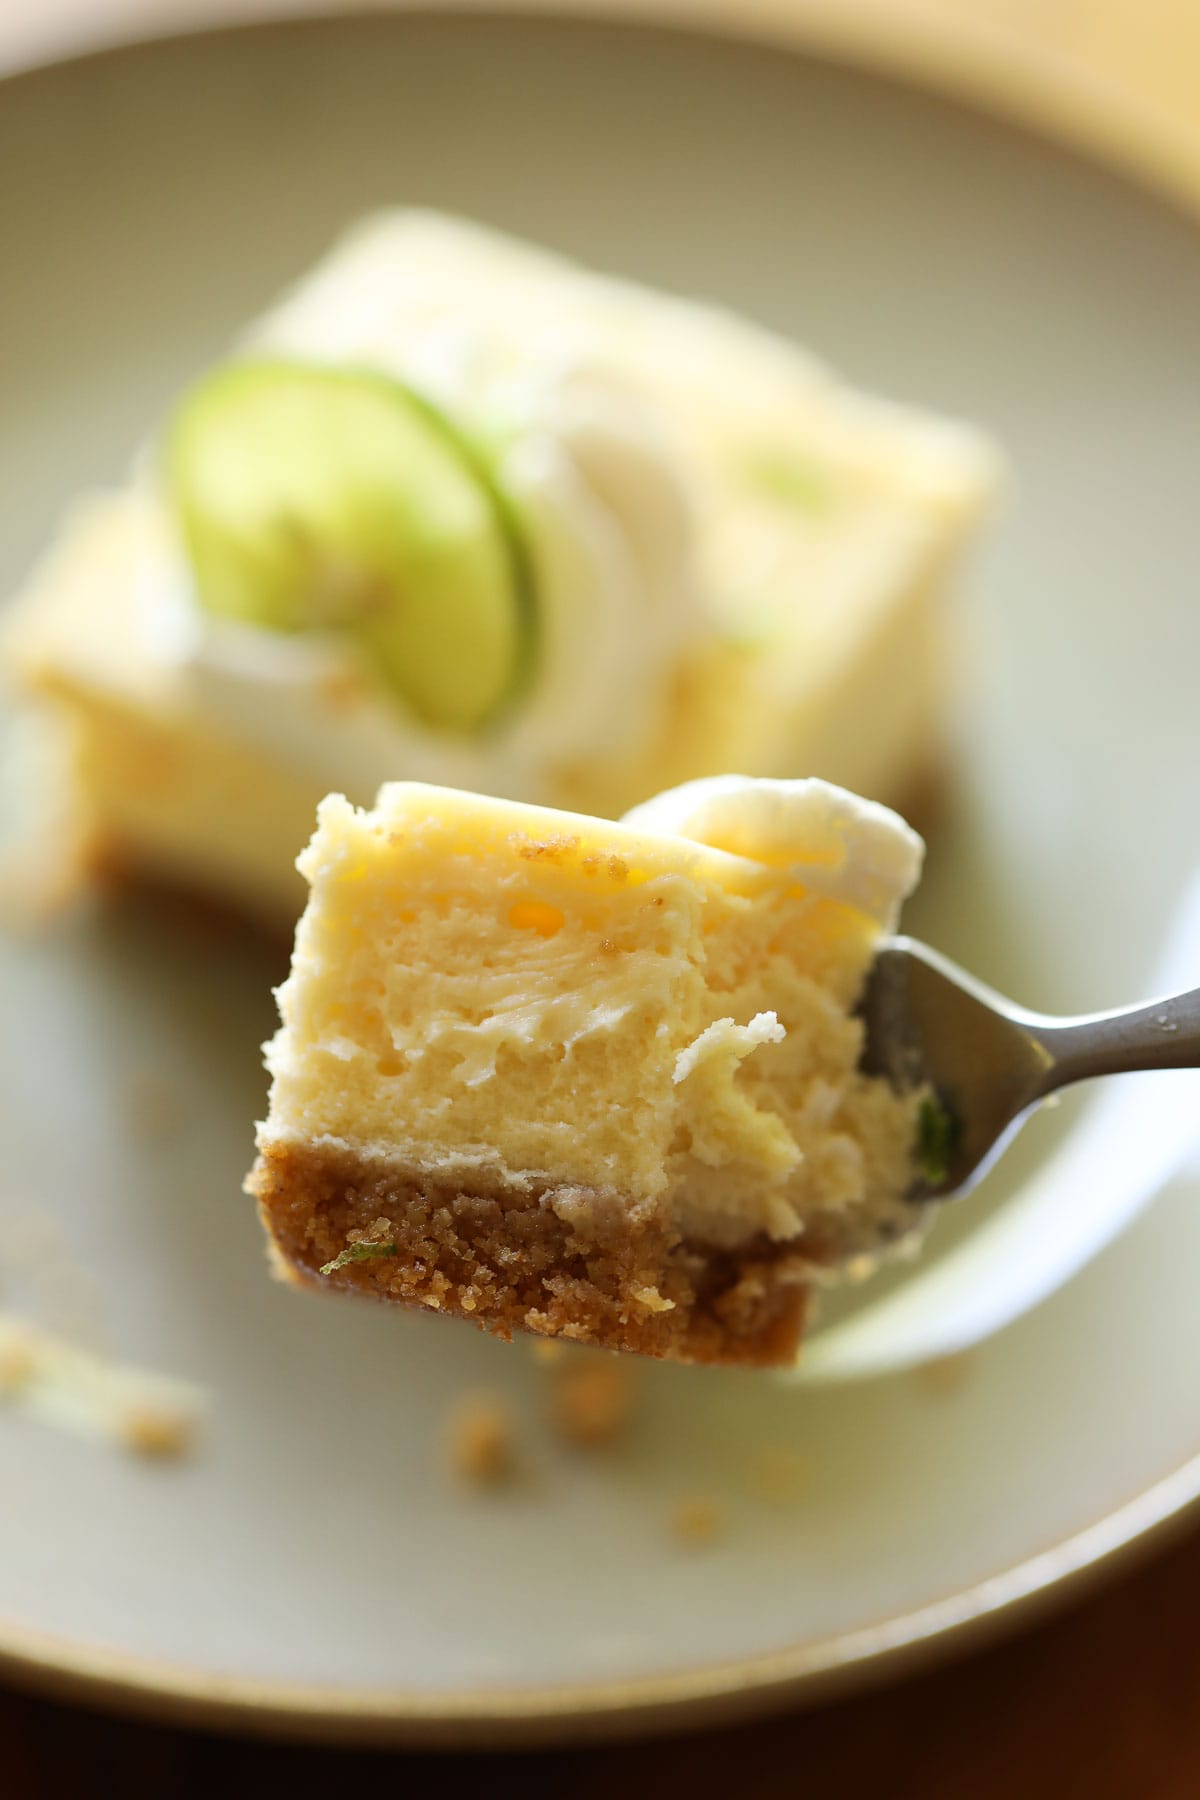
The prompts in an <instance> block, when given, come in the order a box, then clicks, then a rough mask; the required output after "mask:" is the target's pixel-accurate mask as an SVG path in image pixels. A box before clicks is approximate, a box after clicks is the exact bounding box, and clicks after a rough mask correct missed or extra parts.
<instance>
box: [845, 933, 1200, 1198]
mask: <svg viewBox="0 0 1200 1800" xmlns="http://www.w3.org/2000/svg"><path fill="white" fill-rule="evenodd" d="M859 1012H860V1015H861V1016H862V1018H863V1020H864V1022H865V1024H866V1038H865V1042H864V1046H863V1053H862V1058H861V1066H862V1067H863V1069H864V1070H865V1071H866V1072H867V1073H868V1074H873V1075H883V1076H885V1077H886V1078H887V1079H888V1080H889V1081H890V1082H891V1084H892V1085H893V1087H895V1088H898V1089H900V1090H902V1091H903V1090H907V1089H911V1088H913V1087H921V1086H927V1087H928V1089H929V1096H928V1098H927V1099H926V1101H925V1102H924V1104H923V1105H922V1109H921V1115H920V1147H919V1168H920V1173H919V1175H918V1177H917V1180H916V1183H915V1185H914V1187H913V1189H912V1191H911V1195H912V1198H913V1199H914V1200H950V1199H954V1198H957V1197H958V1196H959V1195H960V1194H964V1193H966V1192H967V1190H968V1189H969V1188H971V1187H973V1186H974V1185H975V1183H976V1182H977V1181H978V1180H979V1178H980V1176H981V1175H983V1174H984V1173H985V1171H986V1170H987V1169H988V1168H990V1167H991V1165H992V1163H993V1162H995V1160H996V1158H997V1157H998V1156H999V1155H1000V1152H1001V1151H1002V1150H1003V1149H1004V1148H1005V1147H1006V1145H1007V1144H1008V1143H1010V1142H1011V1140H1012V1138H1013V1136H1014V1134H1015V1133H1016V1131H1017V1130H1018V1128H1019V1127H1020V1126H1021V1125H1022V1124H1023V1123H1024V1121H1025V1119H1026V1118H1027V1117H1028V1115H1029V1114H1030V1113H1031V1112H1032V1111H1033V1109H1034V1107H1036V1106H1037V1105H1038V1104H1039V1103H1040V1102H1041V1101H1043V1100H1045V1099H1047V1098H1048V1097H1049V1096H1050V1095H1051V1094H1054V1093H1057V1091H1058V1090H1059V1089H1060V1088H1064V1087H1069V1086H1070V1085H1071V1084H1072V1083H1074V1082H1076V1081H1089V1080H1091V1078H1092V1077H1093V1076H1096V1075H1122V1074H1129V1073H1132V1072H1133V1071H1135V1070H1141V1069H1195V1068H1200V988H1194V989H1192V990H1191V991H1190V992H1189V993H1186V994H1176V995H1173V996H1172V997H1171V998H1169V999H1166V1000H1157V1001H1154V1002H1153V1003H1152V1004H1150V1005H1147V1006H1133V1007H1126V1008H1122V1009H1120V1010H1118V1011H1116V1012H1102V1013H1088V1014H1086V1015H1084V1016H1082V1017H1080V1018H1052V1017H1047V1016H1046V1015H1044V1014H1041V1013H1034V1012H1027V1011H1026V1010H1025V1009H1024V1008H1023V1007H1020V1006H1015V1005H1014V1004H1013V1002H1012V1001H1011V1000H1006V999H1005V998H1004V997H1003V995H1001V994H997V993H996V992H994V990H993V989H991V988H988V987H985V986H984V985H983V983H982V982H979V981H976V980H975V978H974V977H973V976H971V975H968V974H967V973H966V971H965V970H963V969H960V968H958V967H956V965H955V964H954V963H952V962H950V961H949V960H948V958H946V957H944V956H939V955H938V953H937V952H936V951H935V950H930V949H929V948H928V947H927V945H925V944H919V943H917V942H916V941H915V940H914V939H912V938H904V937H899V938H891V939H889V940H888V941H887V943H886V944H885V945H884V947H883V949H882V950H880V952H879V954H878V955H877V956H876V958H875V961H874V963H873V965H872V968H871V972H870V975H869V977H868V980H867V986H866V988H865V990H864V992H863V996H862V999H861V1001H860V1003H859Z"/></svg>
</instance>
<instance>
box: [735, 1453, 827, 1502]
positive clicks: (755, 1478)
mask: <svg viewBox="0 0 1200 1800" xmlns="http://www.w3.org/2000/svg"><path fill="white" fill-rule="evenodd" d="M811 1479H812V1465H811V1464H810V1463H809V1462H808V1460H807V1459H806V1458H805V1457H803V1456H800V1455H798V1454H797V1452H796V1451H795V1450H790V1449H788V1448H787V1447H786V1445H783V1444H764V1445H763V1447H762V1449H761V1450H759V1451H757V1452H756V1453H755V1455H754V1456H753V1457H752V1458H751V1461H750V1464H749V1467H748V1468H747V1470H746V1485H747V1487H748V1488H749V1490H750V1492H751V1493H752V1494H753V1496H754V1498H755V1499H756V1500H769V1501H772V1502H775V1503H779V1504H783V1503H785V1502H787V1501H789V1500H795V1499H796V1498H797V1496H798V1495H800V1494H802V1493H803V1492H804V1491H805V1489H806V1488H807V1487H808V1485H809V1482H810V1481H811Z"/></svg>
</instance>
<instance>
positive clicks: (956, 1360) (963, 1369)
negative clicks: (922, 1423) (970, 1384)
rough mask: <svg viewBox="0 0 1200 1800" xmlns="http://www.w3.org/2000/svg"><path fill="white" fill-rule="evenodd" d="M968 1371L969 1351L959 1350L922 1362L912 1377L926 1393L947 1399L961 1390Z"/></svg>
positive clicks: (969, 1363)
mask: <svg viewBox="0 0 1200 1800" xmlns="http://www.w3.org/2000/svg"><path fill="white" fill-rule="evenodd" d="M970 1373H971V1355H970V1352H969V1351H967V1350H959V1351H958V1352H957V1353H956V1354H955V1355H953V1356H939V1357H937V1358H936V1359H935V1360H934V1361H933V1362H927V1363H922V1365H921V1367H920V1368H919V1369H917V1370H916V1372H915V1374H914V1377H913V1379H914V1380H915V1381H916V1382H917V1384H918V1385H919V1386H920V1387H922V1388H924V1390H925V1392H926V1393H927V1394H935V1395H937V1396H938V1397H939V1398H942V1399H947V1398H949V1397H950V1395H952V1394H958V1393H961V1392H962V1389H963V1387H964V1386H965V1385H966V1382H967V1380H968V1378H969V1376H970Z"/></svg>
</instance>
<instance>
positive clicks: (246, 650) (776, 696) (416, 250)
mask: <svg viewBox="0 0 1200 1800" xmlns="http://www.w3.org/2000/svg"><path fill="white" fill-rule="evenodd" d="M995 469H996V459H995V457H994V454H993V452H992V450H991V447H990V445H989V444H988V443H987V442H986V440H985V439H984V438H983V437H982V436H981V435H980V434H979V433H977V432H975V431H973V430H971V429H969V428H967V427H965V426H959V425H955V424H952V423H950V422H948V421H944V420H941V419H938V418H935V417H933V416H931V415H929V414H927V413H922V412H919V411H917V410H915V409H912V408H908V407H899V406H896V405H893V404H890V403H888V402H886V401H883V400H879V399H876V398H873V397H871V396H868V395H865V394H862V393H860V392H858V391H856V390H855V389H854V388H853V387H851V386H850V385H849V384H848V383H846V382H845V381H843V380H841V379H840V378H839V377H837V376H836V375H835V374H834V373H833V372H831V371H830V370H829V369H828V368H826V367H825V366H824V365H823V364H822V363H821V362H819V361H818V360H816V359H815V358H813V357H811V356H809V355H808V354H807V353H806V352H804V351H802V350H800V349H799V348H797V347H796V346H795V345H793V344H790V343H788V342H787V341H786V340H784V339H783V338H781V337H778V336H776V335H774V334H772V333H770V332H768V331H765V330H763V329H761V328H760V327H757V326H755V325H753V324H751V323H749V322H747V321H745V320H742V319H739V318H737V317H735V316H733V315H732V314H730V313H728V312H726V311H723V310H722V309H720V308H719V307H715V306H712V305H708V304H703V303H698V302H695V301H691V300H685V299H681V298H677V297H674V296H671V295H667V294H661V293H656V292H653V291H651V290H650V289H648V288H645V287H640V286H637V285H635V284H633V283H631V282H628V281H622V280H614V279H612V278H609V277H606V276H603V275H600V274H596V273H592V272H590V271H588V270H585V269H583V268H580V267H578V266H576V265H573V264H571V263H569V262H567V261H565V260H564V259H562V258H560V257H557V256H554V255H552V254H550V253H548V252H546V251H542V250H539V249H537V248H535V247H533V246H530V245H524V244H520V243H517V242H514V241H513V240H511V239H507V238H505V237H503V236H501V235H499V234H497V233H495V232H492V231H488V230H485V229H483V228H481V227H479V226H475V225H471V224H469V223H467V222H465V221H462V220H456V219H451V218H446V217H442V216H439V215H436V214H432V213H425V212H419V211H394V212H388V213H384V214H381V215H379V216H377V217H375V218H372V219H368V220H366V221H364V222H362V223H361V224H359V225H358V226H356V227H355V228H354V229H353V230H352V231H351V232H350V233H349V235H348V236H347V238H346V239H345V240H344V242H343V243H341V244H340V245H338V246H337V247H336V248H335V249H334V251H333V252H332V254H331V255H330V257H329V258H327V259H326V260H325V261H324V262H323V263H321V264H320V265H319V266H318V267H317V268H316V269H315V270H314V271H313V272H312V273H311V274H310V275H309V276H308V277H307V278H305V279H304V280H303V281H301V282H300V284H299V285H298V286H297V287H296V288H295V289H294V290H293V291H291V292H290V293H288V294H286V295H285V296H284V297H283V299H282V300H281V301H280V302H279V303H278V304H277V305H276V306H274V307H273V308H271V309H270V310H269V311H268V312H267V313H266V314H265V316H264V317H263V318H262V319H260V320H259V321H257V322H256V323H255V324H254V325H253V326H252V327H251V328H250V329H249V331H248V332H247V333H246V334H245V336H244V337H243V339H242V340H241V342H240V343H239V344H238V345H237V346H236V348H235V350H234V351H233V353H232V354H231V355H230V357H229V358H228V359H227V360H226V361H225V362H223V363H222V364H221V365H219V366H218V367H217V368H216V369H214V370H211V371H208V372H207V373H205V374H202V375H201V376H200V377H199V378H198V380H197V381H196V382H195V383H194V384H193V386H192V387H191V388H190V389H189V390H188V391H187V392H186V393H184V394H183V395H182V396H181V397H180V399H179V401H178V403H177V404H176V406H175V407H174V408H173V410H172V411H171V413H170V415H169V417H168V418H167V419H166V420H165V421H164V422H163V423H162V425H161V426H160V427H159V428H158V429H156V431H155V432H154V433H153V436H152V440H151V441H150V443H149V444H148V445H147V447H146V449H145V451H144V453H143V454H142V456H141V457H140V458H139V460H138V464H137V468H136V470H135V473H134V475H133V477H132V478H131V479H130V481H129V482H128V483H127V484H126V485H125V486H124V487H123V488H121V489H120V490H119V491H116V492H112V493H109V494H104V495H99V496H94V497H92V498H91V499H90V500H88V501H87V502H86V503H84V504H82V505H80V506H79V507H78V508H77V509H76V510H75V511H74V512H73V513H72V514H71V515H70V517H69V518H68V519H67V521H66V523H65V525H64V527H63V530H62V532H61V535H60V538H59V541H58V542H57V543H56V545H55V546H54V547H53V548H52V550H51V552H50V554H49V555H48V557H47V558H46V559H45V561H44V563H43V564H42V566H41V567H40V568H39V569H38V570H37V571H35V573H34V575H33V576H32V578H31V580H30V582H29V584H28V587H27V589H26V591H25V593H24V594H23V595H22V596H21V597H20V600H19V603H18V605H17V607H16V609H15V612H14V614H13V617H12V620H11V623H10V625H9V627H8V629H7V632H6V661H7V664H8V667H9V669H10V671H11V672H12V673H13V674H14V675H15V678H16V681H17V683H18V686H19V687H20V688H21V690H22V691H23V693H24V694H25V695H27V696H28V697H29V698H30V700H31V702H32V703H33V706H34V707H35V709H37V710H38V711H39V712H40V714H41V716H42V718H43V719H44V722H45V726H46V729H47V730H48V731H52V732H54V733H56V734H57V735H58V736H60V737H61V738H62V739H63V740H64V741H65V742H66V744H67V745H68V748H69V755H68V756H67V757H64V758H63V759H62V762H63V765H64V766H65V767H67V768H68V770H69V774H70V784H71V792H72V798H73V806H74V814H75V823H76V827H77V831H76V835H77V837H78V840H79V842H80V843H81V845H83V846H84V847H85V848H86V849H87V851H88V853H89V854H90V855H91V856H92V857H93V858H99V859H100V860H102V861H104V862H105V863H107V864H109V865H114V864H115V865H118V866H125V867H128V868H130V869H132V870H134V871H137V872H146V873H149V874H151V875H153V876H155V877H159V878H162V877H166V878H167V879H168V880H169V881H171V882H175V883H183V884H184V885H186V886H189V887H198V888H201V889H206V890H209V891H210V892H214V893H216V894H217V895H218V896H220V897H223V898H225V899H227V900H232V901H233V902H234V903H235V904H236V905H237V906H238V907H240V908H242V909H245V910H248V911H251V912H255V913H258V914H259V915H261V916H263V917H265V918H267V919H268V920H270V921H271V922H273V923H275V924H282V925H284V926H285V927H287V928H290V927H291V925H292V923H293V922H294V920H295V917H296V914H297V912H298V910H299V906H300V904H301V901H302V898H303V890H302V887H301V885H300V884H299V882H298V881H297V878H296V874H295V870H294V867H293V862H294V857H295V853H296V848H297V845H298V844H299V843H300V842H302V840H303V837H304V835H305V832H306V831H307V829H308V824H309V822H310V821H311V818H312V813H313V810H314V808H315V806H316V804H317V801H318V800H319V799H320V797H321V796H322V795H323V794H326V793H328V792H330V791H333V790H336V791H340V792H343V793H345V794H346V795H347V796H348V797H349V798H350V799H351V800H352V801H354V802H355V803H356V804H359V805H367V804H369V803H370V801H371V799H372V797H373V796H374V794H375V792H376V790H377V789H378V787H379V785H380V783H381V782H382V781H384V780H385V779H389V778H391V777H394V776H397V775H403V776H404V777H405V778H408V779H415V780H422V781H428V782H433V783H437V784H438V785H443V786H453V787H462V788H466V789H476V790H480V791H483V792H487V793H492V794H497V795H501V796H504V797H508V798H513V799H519V800H524V801H529V802H534V803H538V804H544V805H550V806H554V807H560V808H569V809H571V810H576V811H582V812H586V813H595V814H600V815H603V816H606V817H617V816H619V815H620V814H621V813H622V812H623V811H625V810H626V809H627V808H628V807H629V806H631V805H633V804H636V803H637V802H639V801H641V800H642V799H644V798H645V797H646V796H647V795H648V794H652V793H655V792H657V791H659V790H661V789H663V788H666V787H669V786H672V785H675V784H677V783H679V782H682V781H685V780H688V779H691V778H694V777H697V776H702V775H710V774H714V773H716V772H718V771H720V770H721V769H723V768H729V767H736V768H740V769H744V770H746V771H747V772H748V773H751V774H754V775H767V776H785V775H791V774H794V773H795V772H796V771H797V770H801V769H803V770H808V771H810V772H812V773H814V774H817V775H821V776H824V777H827V778H829V779H831V780H834V781H838V782H841V783H843V784H845V785H846V786H848V787H851V788H853V789H855V790H856V791H858V792H862V793H866V794H870V795H871V796H873V797H875V798H877V799H882V800H888V801H890V802H893V803H896V804H905V803H907V802H908V801H909V800H910V799H911V797H912V795H913V793H914V791H915V790H917V789H918V788H919V787H920V786H921V785H922V784H923V783H924V782H925V781H926V779H927V778H928V776H929V774H930V771H931V769H932V768H933V766H934V765H935V764H936V762H937V759H938V755H939V749H940V741H939V720H940V712H941V700H942V694H943V687H944V682H945V676H944V670H943V647H944V638H945V631H944V619H943V612H942V602H943V599H944V596H945V592H946V588H947V584H948V582H949V581H950V580H951V579H952V578H953V575H954V572H955V569H956V565H957V561H958V557H959V553H960V551H961V550H962V548H963V547H964V545H965V544H966V542H967V541H968V539H969V538H970V536H971V534H972V531H973V528H974V526H975V524H976V522H977V520H978V518H979V515H980V512H981V510H982V508H983V507H984V505H985V503H986V501H987V499H988V497H989V495H990V492H991V489H992V486H993V482H994V476H995ZM60 836H64V837H65V833H63V834H60Z"/></svg>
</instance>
